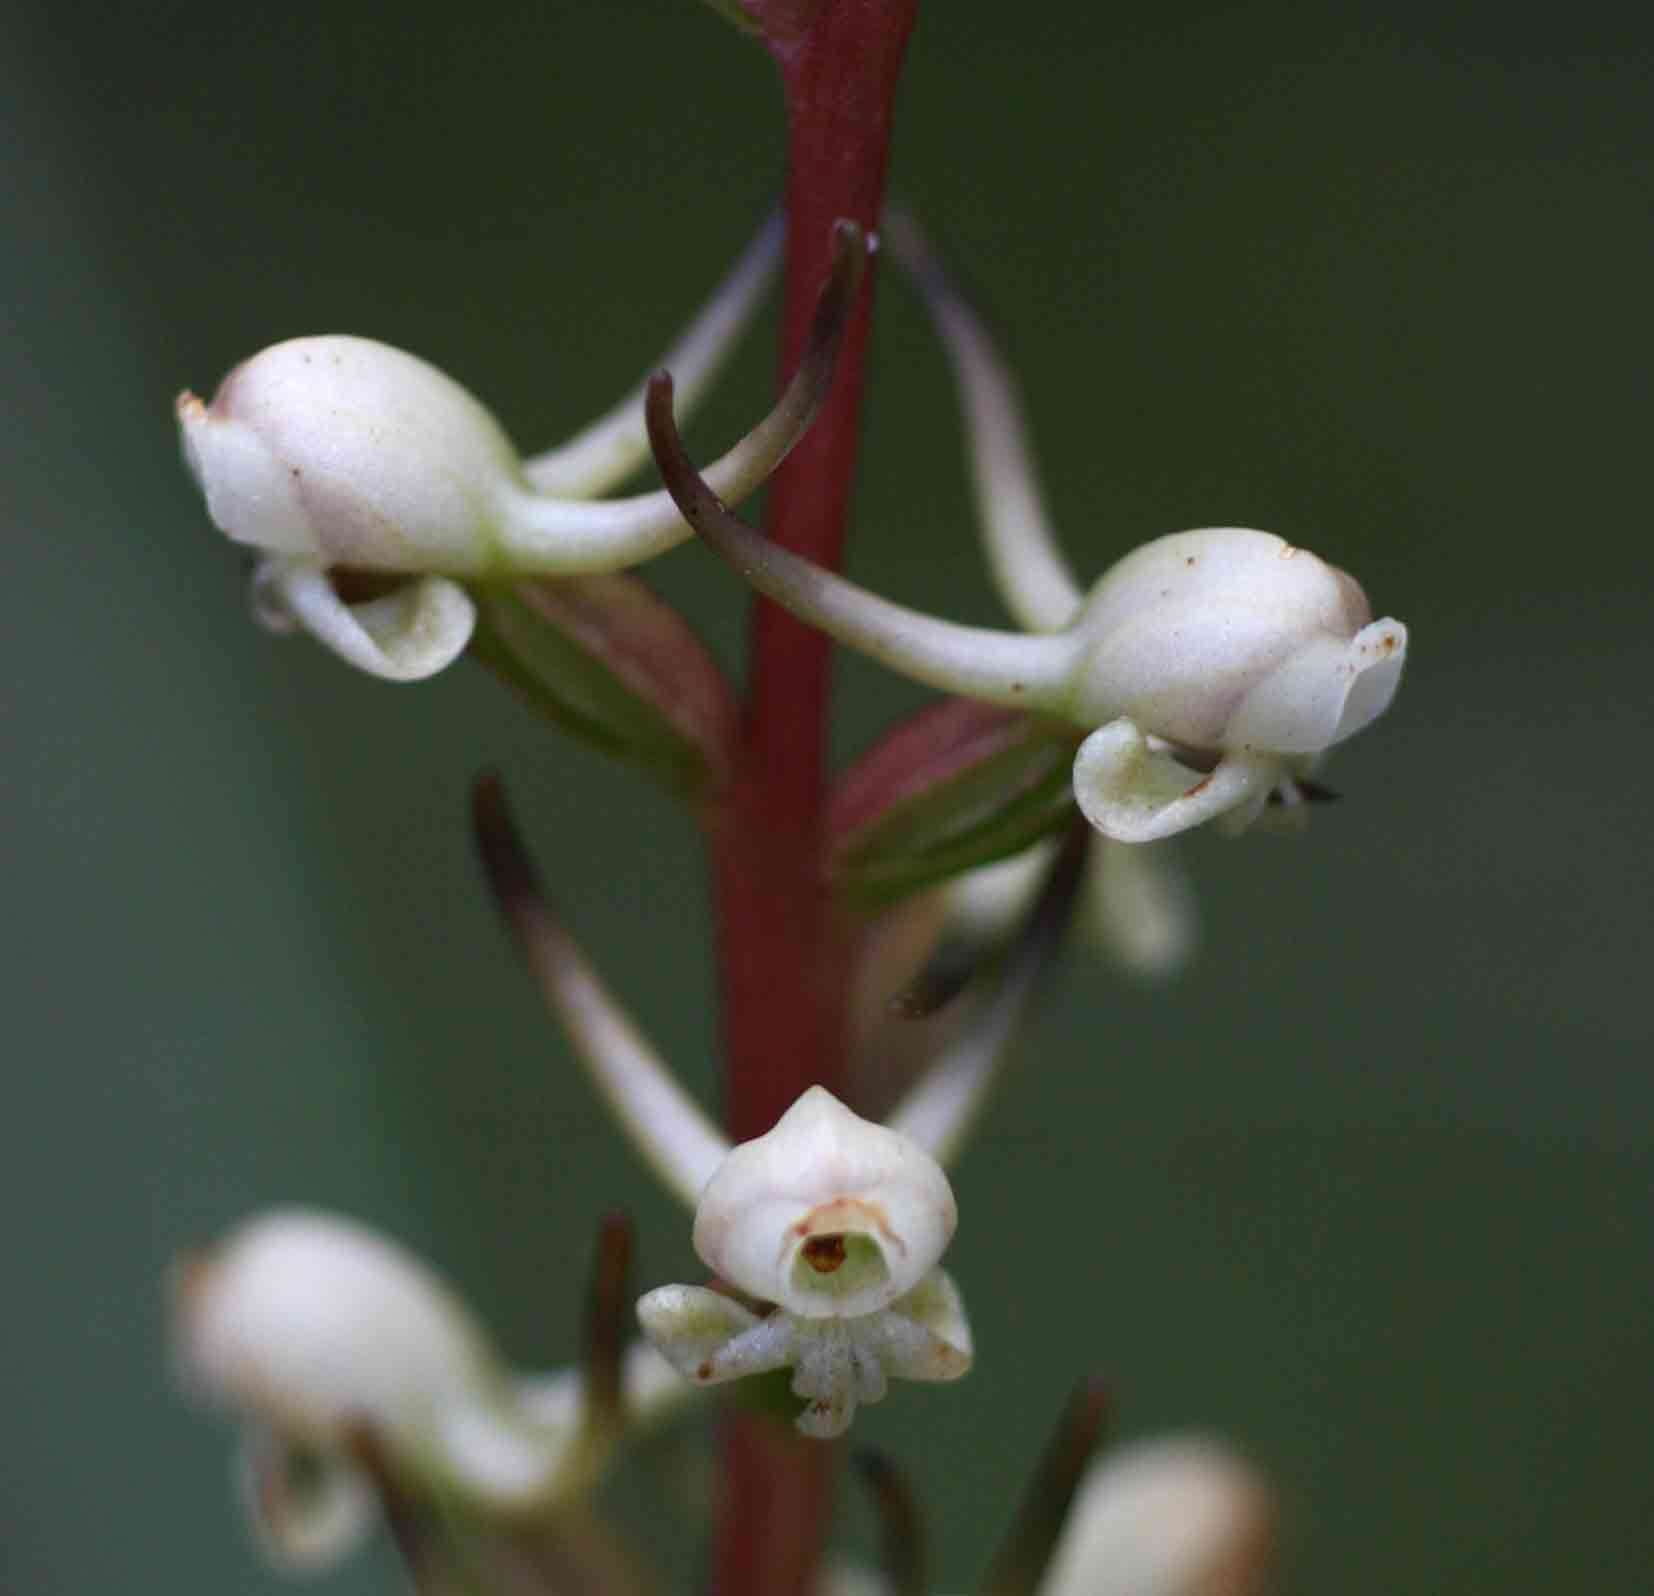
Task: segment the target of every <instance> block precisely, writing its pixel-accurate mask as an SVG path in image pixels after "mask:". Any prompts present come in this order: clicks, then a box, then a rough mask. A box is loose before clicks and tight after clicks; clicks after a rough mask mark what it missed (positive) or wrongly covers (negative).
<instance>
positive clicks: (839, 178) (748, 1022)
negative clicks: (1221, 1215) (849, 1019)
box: [712, 0, 918, 1596]
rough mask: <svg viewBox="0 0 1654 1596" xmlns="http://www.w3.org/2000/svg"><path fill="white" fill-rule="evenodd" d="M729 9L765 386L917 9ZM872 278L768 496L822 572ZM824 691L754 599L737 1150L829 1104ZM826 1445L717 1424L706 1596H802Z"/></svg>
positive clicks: (726, 965) (867, 175)
mask: <svg viewBox="0 0 1654 1596" xmlns="http://www.w3.org/2000/svg"><path fill="white" fill-rule="evenodd" d="M745 3H746V8H747V10H748V12H749V13H750V14H751V16H752V17H753V19H754V20H755V21H756V22H757V23H758V24H759V27H760V29H761V31H762V33H763V36H764V39H765V42H766V44H767V45H768V46H769V48H770V51H771V54H772V55H773V56H774V58H775V60H776V63H777V65H778V66H779V68H780V71H781V80H782V88H783V91H784V95H785V101H786V116H787V274H786V298H785V306H784V310H783V319H782V347H781V364H782V374H783V376H785V374H786V373H787V372H790V371H791V369H792V367H793V365H794V364H795V363H796V361H797V359H798V356H799V352H800V350H801V349H802V347H803V344H804V340H805V337H806V334H807V332H808V329H809V325H810V319H811V314H812V310H813V308H814V303H815V297H816V294H817V291H818V290H819V288H820V285H821V282H822V280H823V278H824V276H825V275H826V273H827V270H828V266H829V256H830V250H831V234H832V224H833V222H834V221H836V220H837V219H838V218H840V217H848V218H850V219H851V220H853V221H856V222H859V223H861V225H862V226H863V227H864V228H865V229H867V231H868V232H869V233H870V234H871V233H873V232H875V231H876V229H877V226H878V221H879V216H880V212H881V210H882V208H883V203H884V184H885V174H886V169H887V167H888V163H889V153H890V128H891V117H892V112H893V108H894V103H895V95H896V84H897V80H898V78H899V76H900V72H901V64H902V57H903V53H904V51H905V49H906V45H907V39H908V34H909V33H910V31H911V30H912V26H913V20H914V15H915V12H916V10H917V6H918V0H745ZM875 275H876V273H875V272H874V271H871V270H870V271H868V273H867V274H866V278H865V281H864V286H863V289H862V296H861V302H860V303H859V304H858V305H857V307H856V309H855V312H854V314H853V317H852V320H851V323H850V327H849V331H848V334H847V337H846V339H845V343H844V346H843V349H842V351H841V353H840V357H839V363H838V375H837V378H836V380H835V382H834V385H833V390H832V392H831V394H830V395H829V397H828V400H827V403H826V404H825V406H824V407H823V409H822V411H821V414H820V416H819V417H818V418H817V420H816V422H815V424H814V426H813V427H812V428H811V430H810V432H809V433H808V434H807V435H806V437H805V438H804V440H803V442H802V443H801V444H800V445H799V447H798V448H797V449H796V450H794V452H793V454H792V456H791V458H790V459H789V460H788V461H787V463H786V465H785V466H784V467H783V468H782V470H781V471H780V473H779V474H778V475H777V476H776V478H775V480H774V483H773V485H772V487H771V490H770V498H769V517H768V526H769V532H770V535H771V536H772V537H774V538H776V539H777V540H778V541H779V542H781V543H783V544H784V545H785V546H786V547H788V548H790V549H793V550H795V551H796V552H798V553H800V554H803V555H805V556H806V557H807V558H809V559H811V560H814V561H816V562H817V563H818V564H821V565H826V566H829V567H831V568H834V569H836V568H838V566H839V565H840V563H841V560H842V554H843V548H844V537H845V530H846V524H847V518H848V514H849V506H850V496H851V490H852V486H853V481H854V476H855V464H856V449H857V445H858V442H859V430H860V413H861V398H862V387H863V375H864V371H865V364H866V352H867V338H868V331H869V326H870V311H871V296H872V284H873V280H874V277H875ZM831 683H832V654H831V644H830V643H829V642H828V640H827V639H826V638H825V637H823V636H822V635H821V634H820V633H818V632H815V631H813V630H812V629H811V628H809V627H807V626H804V625H802V624H801V623H800V622H798V621H795V620H794V619H793V618H792V616H790V615H788V614H787V613H786V612H785V611H783V610H781V609H779V608H777V607H776V606H775V605H773V604H771V603H770V602H768V601H767V600H764V599H759V600H758V601H757V602H756V604H755V607H754V612H753V621H752V649H751V654H750V672H749V681H748V689H747V691H748V697H747V704H746V713H745V720H744V724H743V728H742V737H741V746H740V753H739V755H738V758H737V764H736V770H735V774H734V779H733V781H732V783H731V786H730V789H729V795H728V802H727V803H726V804H725V805H724V806H723V809H722V813H721V816H720V817H719V820H718V821H717V824H716V831H715V834H714V838H713V854H714V859H713V863H714V888H715V895H716V901H717V914H718V966H719V987H720V997H721V1004H722V1018H723V1043H724V1058H725V1061H726V1062H725V1069H726V1074H725V1079H724V1115H725V1120H726V1123H727V1125H728V1127H729V1130H730V1133H731V1135H732V1136H734V1137H735V1138H736V1139H737V1140H745V1139H747V1138H750V1137H752V1136H756V1135H759V1134H761V1133H762V1132H764V1131H766V1130H768V1129H769V1128H770V1126H771V1125H773V1124H774V1123H775V1121H776V1120H777V1119H778V1118H779V1117H780V1115H781V1114H782V1112H783V1111H784V1110H785V1109H786V1108H787V1107H788V1106H789V1105H790V1104H791V1103H792V1101H793V1099H794V1098H796V1097H797V1096H798V1095H799V1094H800V1093H801V1092H802V1091H804V1090H805V1088H807V1087H809V1086H811V1085H814V1084H820V1085H824V1086H826V1087H827V1088H828V1089H829V1090H830V1091H834V1092H837V1093H839V1094H840V1095H843V1094H844V1093H845V1091H846V1079H847V1074H848V1072H847V1067H846V1059H845V1052H844V1048H845V1021H846V992H847V981H848V963H849V959H848V951H849V950H848V947H847V942H846V937H845V935H844V932H843V929H842V927H841V926H840V925H839V924H838V923H837V921H836V918H835V916H834V914H833V912H832V909H831V905H830V904H829V902H828V899H827V896H826V893H825V890H824V885H823V869H822V858H823V847H824V834H825V827H824V824H823V821H824V814H825V809H826V776H827V766H826V759H827V712H828V703H829V698H830V694H831ZM851 1106H852V1107H853V1106H854V1104H852V1105H851ZM835 1452H836V1448H829V1447H827V1446H825V1445H823V1444H822V1443H820V1442H815V1441H808V1440H805V1439H803V1438H801V1437H798V1436H796V1435H793V1434H792V1433H791V1432H790V1431H787V1430H785V1429H783V1428H781V1427H780V1426H778V1425H776V1424H775V1423H774V1422H773V1421H771V1420H769V1419H766V1418H762V1417H758V1416H755V1415H747V1414H739V1413H737V1414H734V1415H732V1416H731V1418H730V1419H729V1421H728V1423H727V1424H726V1427H725V1435H724V1445H723V1459H722V1468H721V1471H720V1475H721V1493H720V1503H719V1522H718V1527H717V1541H716V1546H715V1551H714V1569H713V1576H712V1589H713V1590H714V1591H715V1592H717V1596H810V1592H811V1590H812V1587H813V1584H814V1580H815V1575H816V1569H817V1567H818V1565H819V1562H820V1558H821V1550H822V1544H823V1540H824V1537H825V1533H826V1529H827V1520H828V1516H829V1510H830V1506H831V1496H832V1482H833V1477H834V1472H835V1471H834V1468H833V1462H834V1454H835Z"/></svg>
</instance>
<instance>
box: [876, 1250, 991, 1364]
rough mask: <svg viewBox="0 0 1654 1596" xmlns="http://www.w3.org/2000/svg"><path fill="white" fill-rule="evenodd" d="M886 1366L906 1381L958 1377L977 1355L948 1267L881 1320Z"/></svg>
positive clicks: (962, 1302) (968, 1322) (938, 1270)
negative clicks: (947, 1270)
mask: <svg viewBox="0 0 1654 1596" xmlns="http://www.w3.org/2000/svg"><path fill="white" fill-rule="evenodd" d="M880 1335H881V1342H880V1354H881V1357H882V1360H883V1362H884V1366H885V1368H886V1369H888V1370H889V1371H890V1373H891V1374H894V1375H896V1376H898V1377H899V1378H900V1379H903V1380H927V1381H934V1380H957V1379H959V1378H960V1377H961V1376H963V1375H965V1374H968V1373H969V1372H970V1367H971V1363H972V1361H973V1358H974V1348H973V1346H972V1342H971V1327H970V1321H969V1320H968V1319H967V1318H966V1317H965V1302H964V1298H962V1297H961V1296H960V1294H959V1288H958V1286H956V1285H955V1284H954V1283H953V1279H952V1277H951V1276H949V1275H948V1274H947V1273H946V1271H944V1270H941V1269H937V1270H934V1271H932V1273H931V1275H930V1278H929V1279H927V1280H926V1281H925V1282H924V1284H923V1285H921V1286H919V1287H918V1289H917V1290H914V1291H910V1292H909V1293H908V1294H907V1296H905V1297H903V1298H902V1299H901V1301H899V1302H896V1303H893V1304H892V1305H891V1308H890V1311H889V1312H888V1313H887V1314H885V1315H884V1316H883V1320H882V1322H881V1325H880Z"/></svg>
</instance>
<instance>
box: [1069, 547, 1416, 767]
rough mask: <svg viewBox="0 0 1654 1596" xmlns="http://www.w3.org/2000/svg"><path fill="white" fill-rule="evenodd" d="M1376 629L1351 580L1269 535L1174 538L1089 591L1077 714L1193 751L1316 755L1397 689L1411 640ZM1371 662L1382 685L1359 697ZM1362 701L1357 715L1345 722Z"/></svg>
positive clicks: (1399, 631)
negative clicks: (1128, 723)
mask: <svg viewBox="0 0 1654 1596" xmlns="http://www.w3.org/2000/svg"><path fill="white" fill-rule="evenodd" d="M1371 623H1372V611H1371V609H1370V607H1369V606H1368V603H1367V599H1366V595H1365V594H1364V593H1363V592H1362V591H1361V588H1360V586H1359V585H1358V584H1357V583H1356V582H1355V580H1354V579H1353V578H1352V577H1351V576H1349V575H1348V573H1346V572H1344V571H1341V570H1339V569H1338V568H1337V567H1335V566H1332V565H1328V564H1327V563H1326V562H1325V561H1324V560H1322V559H1321V558H1319V556H1317V555H1315V554H1312V553H1311V552H1310V551H1309V550H1307V549H1300V548H1295V547H1294V546H1293V545H1292V544H1290V543H1287V542H1286V541H1285V539H1283V538H1280V537H1277V536H1275V535H1274V534H1273V533H1268V532H1258V531H1254V530H1252V529H1250V528H1247V527H1207V528H1202V529H1199V530H1196V531H1192V532H1173V533H1170V534H1168V535H1167V536H1165V537H1160V538H1156V539H1154V540H1153V541H1152V542H1150V543H1146V544H1144V545H1143V546H1142V547H1141V548H1138V549H1135V550H1133V551H1132V552H1131V553H1130V554H1128V555H1126V556H1125V558H1124V559H1122V560H1120V561H1119V562H1118V563H1117V564H1116V565H1114V566H1113V567H1112V568H1111V569H1110V570H1109V571H1108V572H1106V573H1105V574H1104V576H1103V577H1102V579H1101V580H1100V581H1099V582H1098V583H1097V585H1096V587H1095V588H1094V589H1093V590H1092V593H1091V596H1090V598H1089V599H1088V600H1087V602H1086V606H1085V611H1084V614H1083V616H1082V617H1081V619H1080V621H1079V624H1078V628H1077V629H1078V631H1079V633H1080V635H1081V637H1082V638H1083V639H1084V645H1085V653H1086V659H1085V666H1084V669H1083V671H1082V673H1081V680H1080V682H1079V683H1078V687H1077V694H1078V699H1079V708H1080V710H1081V713H1082V715H1084V714H1090V715H1092V716H1094V717H1096V719H1097V723H1098V724H1101V723H1102V721H1104V720H1107V719H1112V718H1115V717H1117V716H1122V715H1124V716H1127V717H1129V718H1130V719H1131V720H1133V721H1135V722H1136V723H1137V725H1139V726H1140V727H1141V728H1142V729H1143V730H1144V731H1145V732H1146V733H1149V734H1151V735H1154V736H1157V737H1161V738H1163V739H1165V740H1166V741H1167V742H1169V743H1172V744H1175V745H1177V746H1180V747H1184V748H1189V749H1195V750H1202V751H1213V750H1219V749H1237V750H1244V751H1247V752H1253V751H1258V752H1269V753H1276V754H1306V753H1319V752H1320V751H1321V750H1323V749H1325V748H1328V747H1330V746H1331V745H1332V744H1333V743H1334V742H1336V741H1338V740H1340V738H1341V737H1343V736H1347V735H1349V734H1350V732H1352V731H1354V730H1358V729H1359V726H1360V725H1364V724H1366V722H1367V721H1368V720H1371V719H1373V718H1374V717H1375V716H1376V715H1377V714H1378V713H1379V711H1380V710H1381V709H1382V708H1383V706H1384V705H1385V704H1387V703H1388V702H1389V699H1390V697H1391V696H1392V695H1393V694H1394V691H1395V685H1396V682H1397V681H1398V680H1399V676H1400V658H1401V655H1402V654H1403V653H1404V650H1405V640H1406V633H1405V630H1404V629H1403V628H1402V627H1401V626H1400V624H1399V623H1398V622H1395V621H1384V622H1380V623H1377V627H1378V629H1379V630H1378V633H1377V635H1374V636H1372V637H1369V636H1368V635H1367V633H1368V631H1369V629H1370V627H1371ZM1383 638H1388V639H1390V641H1389V642H1388V643H1384V642H1383V641H1382V639H1383ZM1352 645H1354V646H1352ZM1373 667H1378V668H1380V669H1381V670H1382V672H1383V675H1384V681H1383V682H1382V683H1381V682H1379V681H1376V680H1375V681H1374V682H1373V683H1372V686H1371V687H1370V688H1368V689H1365V690H1363V691H1362V692H1361V693H1360V694H1359V695H1357V694H1356V693H1355V692H1354V691H1353V689H1354V687H1355V684H1356V682H1357V680H1358V679H1359V678H1360V677H1361V675H1362V673H1363V672H1364V671H1367V670H1369V669H1370V668H1373ZM1381 686H1382V687H1383V690H1382V691H1375V690H1374V689H1378V688H1380V687H1381ZM1356 697H1359V699H1360V700H1361V701H1362V703H1361V710H1362V714H1361V716H1347V715H1346V714H1345V705H1346V701H1347V700H1349V699H1351V698H1356ZM1367 700H1378V702H1377V707H1376V708H1369V706H1368V704H1367V703H1366V701H1367ZM1356 721H1358V724H1355V723H1352V722H1356Z"/></svg>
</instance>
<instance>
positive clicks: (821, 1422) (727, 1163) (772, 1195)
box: [638, 1086, 971, 1436]
mask: <svg viewBox="0 0 1654 1596" xmlns="http://www.w3.org/2000/svg"><path fill="white" fill-rule="evenodd" d="M956 1220H957V1211H956V1209H955V1207H954V1201H953V1192H952V1189H951V1187H950V1186H949V1185H948V1179H947V1176H946V1175H944V1174H943V1173H942V1170H941V1168H940V1166H939V1165H938V1164H937V1163H936V1161H935V1160H934V1159H933V1158H932V1157H931V1156H930V1155H929V1154H928V1153H926V1152H925V1151H924V1150H923V1149H922V1148H921V1147H919V1146H918V1144H917V1143H915V1142H913V1141H910V1140H909V1139H908V1138H907V1137H905V1136H902V1135H900V1134H898V1133H897V1132H895V1131H892V1130H890V1129H888V1128H887V1127H885V1126H883V1125H875V1124H872V1123H871V1122H869V1121H867V1120H864V1119H861V1118H860V1117H858V1116H857V1115H855V1114H852V1113H851V1112H850V1110H849V1109H847V1108H845V1107H844V1105H843V1104H842V1103H840V1102H839V1101H838V1100H837V1099H836V1098H835V1097H833V1095H832V1094H831V1093H830V1092H828V1091H826V1090H825V1089H824V1088H822V1087H819V1086H813V1087H811V1088H810V1089H809V1091H807V1092H805V1093H804V1095H803V1096H802V1097H800V1098H799V1100H798V1101H797V1102H796V1103H794V1104H793V1106H792V1107H791V1108H790V1109H788V1110H787V1112H786V1113H785V1114H783V1115H782V1117H781V1118H780V1120H779V1121H777V1123H776V1125H775V1127H774V1129H773V1130H771V1131H769V1132H768V1133H767V1134H766V1135H763V1136H760V1137H758V1138H757V1139H756V1140H754V1141H750V1142H744V1143H742V1144H741V1145H740V1146H739V1147H736V1148H735V1149H734V1150H733V1151H732V1152H731V1153H730V1154H729V1156H728V1157H727V1158H726V1159H725V1160H724V1162H723V1163H722V1165H721V1166H720V1167H719V1168H718V1170H717V1171H716V1173H714V1174H713V1176H712V1178H711V1179H710V1180H709V1181H708V1182H707V1184H706V1189H705V1190H704V1191H703V1192H702V1194H701V1200H700V1203H699V1205H698V1206H697V1208H696V1211H695V1231H694V1241H695V1250H696V1251H697V1252H698V1253H699V1254H700V1256H701V1259H702V1261H703V1262H705V1263H706V1265H707V1266H708V1267H709V1268H710V1269H712V1270H714V1271H715V1272H716V1273H717V1274H718V1275H719V1276H720V1277H721V1278H722V1279H723V1280H725V1281H727V1282H728V1283H729V1285H731V1286H733V1287H735V1288H737V1289H738V1290H739V1291H740V1292H742V1293H744V1294H745V1296H746V1297H747V1298H749V1299H751V1300H753V1301H755V1302H756V1303H758V1304H760V1305H764V1306H765V1312H764V1313H763V1314H760V1313H757V1312H754V1311H753V1310H752V1309H750V1308H748V1307H746V1306H745V1305H744V1303H742V1302H740V1301H737V1300H735V1299H734V1298H732V1297H730V1296H727V1295H724V1294H722V1293H720V1292H717V1291H711V1290H707V1289H705V1288H702V1287H697V1286H665V1287H662V1288H660V1289H659V1290H656V1291H652V1292H650V1293H649V1294H648V1295H647V1296H645V1297H644V1298H643V1299H642V1300H641V1301H640V1302H639V1304H638V1318H639V1321H640V1322H641V1323H642V1325H643V1329H644V1333H645V1334H646V1335H647V1336H648V1337H649V1338H650V1340H651V1341H653V1342H654V1343H655V1345H656V1346H657V1347H659V1348H660V1350H661V1352H663V1353H664V1354H665V1356H666V1357H667V1358H668V1359H670V1360H671V1362H672V1363H674V1364H675V1365H676V1366H677V1368H678V1369H679V1371H680V1372H681V1373H683V1374H684V1375H686V1376H687V1377H688V1378H689V1379H691V1380H694V1381H696V1382H697V1383H698V1384H702V1385H712V1384H718V1383H720V1382H722V1381H725V1380H733V1379H739V1378H743V1377H745V1376H747V1375H751V1374H760V1373H763V1372H764V1371H766V1370H769V1369H778V1368H789V1367H790V1368H792V1369H793V1371H794V1372H793V1381H792V1389H793V1392H794V1394H795V1395H797V1396H799V1397H801V1398H803V1399H804V1401H805V1404H806V1406H805V1409H804V1412H803V1413H802V1414H801V1415H800V1417H799V1420H798V1426H799V1428H800V1429H801V1430H803V1431H804V1432H805V1433H806V1434H808V1435H816V1436H832V1435H839V1434H841V1433H843V1431H844V1430H845V1429H846V1428H847V1427H848V1426H849V1423H850V1420H851V1417H852V1416H853V1415H854V1413H855V1409H856V1405H857V1403H858V1402H876V1401H878V1400H879V1399H880V1398H881V1397H882V1396H883V1395H884V1393H885V1388H886V1384H887V1381H888V1378H889V1376H891V1375H896V1376H898V1377H900V1378H902V1379H908V1380H953V1379H957V1378H958V1377H959V1376H960V1375H962V1374H964V1373H965V1372H966V1371H967V1370H968V1369H969V1367H970V1363H971V1339H970V1328H969V1325H968V1324H967V1322H966V1319H965V1314H964V1307H963V1304H962V1302H961V1301H960V1298H959V1293H958V1291H957V1289H956V1288H955V1287H954V1285H953V1282H952V1281H951V1280H949V1279H948V1277H947V1275H945V1274H944V1273H943V1272H942V1271H941V1270H940V1269H939V1268H937V1262H938V1260H939V1259H940V1258H941V1256H942V1253H943V1251H944V1250H945V1249H946V1247H947V1244H948V1242H949V1241H950V1240H951V1239H952V1236H953V1230H954V1225H955V1223H956ZM770 1304H773V1305H774V1307H773V1309H770V1308H769V1307H768V1305H770Z"/></svg>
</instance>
